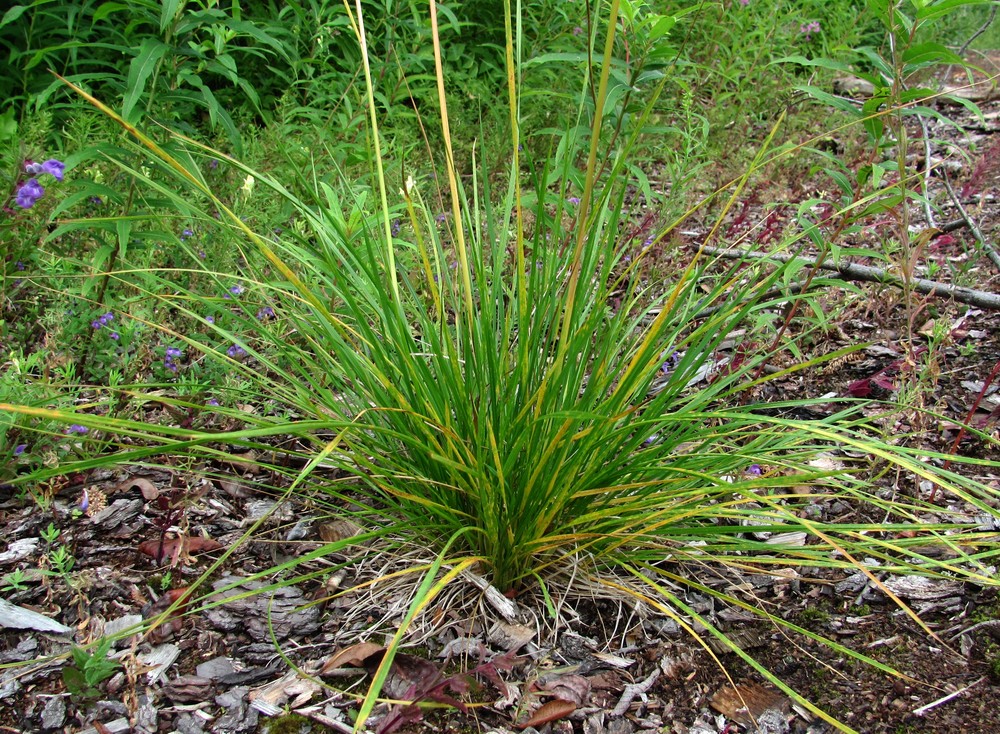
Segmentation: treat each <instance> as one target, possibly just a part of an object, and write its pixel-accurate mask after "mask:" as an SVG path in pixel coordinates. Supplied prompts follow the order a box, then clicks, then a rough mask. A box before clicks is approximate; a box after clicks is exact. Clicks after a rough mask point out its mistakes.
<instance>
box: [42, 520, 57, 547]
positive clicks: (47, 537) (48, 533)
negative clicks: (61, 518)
mask: <svg viewBox="0 0 1000 734" xmlns="http://www.w3.org/2000/svg"><path fill="white" fill-rule="evenodd" d="M41 536H42V540H44V541H45V542H46V543H48V544H49V545H52V544H53V543H55V542H56V541H57V540H59V528H57V527H56V526H55V525H53V524H52V523H49V526H48V527H47V528H45V530H43V531H42V532H41Z"/></svg>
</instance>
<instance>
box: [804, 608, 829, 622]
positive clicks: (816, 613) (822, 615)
mask: <svg viewBox="0 0 1000 734" xmlns="http://www.w3.org/2000/svg"><path fill="white" fill-rule="evenodd" d="M828 621H830V613H829V612H826V611H824V610H822V609H816V608H815V607H807V608H806V609H803V610H802V611H801V612H799V622H801V623H802V626H803V627H816V626H818V625H821V624H826V623H827V622H828Z"/></svg>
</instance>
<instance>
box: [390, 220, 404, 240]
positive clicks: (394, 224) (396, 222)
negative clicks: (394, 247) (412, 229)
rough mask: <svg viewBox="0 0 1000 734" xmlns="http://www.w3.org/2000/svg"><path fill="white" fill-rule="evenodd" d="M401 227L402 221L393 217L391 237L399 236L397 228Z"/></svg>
mask: <svg viewBox="0 0 1000 734" xmlns="http://www.w3.org/2000/svg"><path fill="white" fill-rule="evenodd" d="M402 228H403V224H402V222H400V221H399V220H398V219H393V220H392V229H391V231H392V236H393V237H398V236H399V230H401V229H402Z"/></svg>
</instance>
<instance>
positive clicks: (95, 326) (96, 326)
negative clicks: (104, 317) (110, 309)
mask: <svg viewBox="0 0 1000 734" xmlns="http://www.w3.org/2000/svg"><path fill="white" fill-rule="evenodd" d="M90 327H91V328H92V329H100V328H101V322H100V321H99V320H94V321H91V322H90Z"/></svg>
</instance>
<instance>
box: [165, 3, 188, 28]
mask: <svg viewBox="0 0 1000 734" xmlns="http://www.w3.org/2000/svg"><path fill="white" fill-rule="evenodd" d="M162 2H163V9H162V10H161V11H160V33H164V32H166V30H167V28H168V27H169V26H170V24H171V23H173V22H174V18H176V17H177V8H178V6H180V4H181V2H184V3H185V4H187V0H162Z"/></svg>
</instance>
